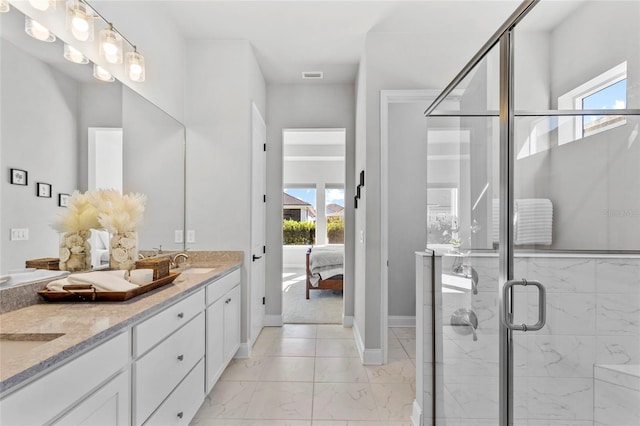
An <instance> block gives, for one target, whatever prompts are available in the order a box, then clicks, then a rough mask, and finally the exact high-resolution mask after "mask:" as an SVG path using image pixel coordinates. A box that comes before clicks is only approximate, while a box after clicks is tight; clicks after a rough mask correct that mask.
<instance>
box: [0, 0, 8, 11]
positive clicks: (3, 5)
mask: <svg viewBox="0 0 640 426" xmlns="http://www.w3.org/2000/svg"><path fill="white" fill-rule="evenodd" d="M9 9H10V8H9V2H8V1H7V0H0V13H4V12H8V11H9Z"/></svg>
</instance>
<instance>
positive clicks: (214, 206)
mask: <svg viewBox="0 0 640 426" xmlns="http://www.w3.org/2000/svg"><path fill="white" fill-rule="evenodd" d="M187 60H188V62H189V63H190V64H193V66H190V67H189V68H188V70H187V78H186V82H187V85H186V96H185V105H186V110H185V123H186V125H187V141H188V146H187V164H188V167H187V229H190V230H194V231H195V234H196V242H195V243H193V244H187V246H188V248H189V249H192V250H240V251H243V252H244V256H245V260H246V259H250V257H251V251H250V249H251V229H250V226H249V224H250V223H251V215H250V214H251V200H250V197H249V196H248V194H251V103H252V101H253V102H255V104H256V106H257V107H258V109H259V110H260V112H261V114H262V115H263V117H265V118H266V114H265V83H264V78H263V77H262V74H261V72H260V69H259V67H258V64H257V61H256V59H255V56H254V53H253V49H252V48H251V45H250V44H249V42H247V41H240V40H193V41H190V42H189V44H188V48H187ZM278 200H279V201H280V202H281V200H282V195H280V197H279V198H278ZM268 256H269V252H268V251H267V258H268ZM249 272H250V265H249V264H248V263H247V262H246V261H245V263H244V265H243V270H242V298H243V305H242V306H245V307H248V306H249V305H248V299H247V296H248V288H247V286H248V283H249V282H250V281H249V280H250V276H249ZM248 311H249V310H248V309H246V310H245V311H243V312H244V315H243V319H242V341H243V342H246V341H247V338H248V332H249V328H248V327H249V325H250V324H251V322H250V321H249V318H248V314H249V313H248Z"/></svg>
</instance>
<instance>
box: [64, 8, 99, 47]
mask: <svg viewBox="0 0 640 426" xmlns="http://www.w3.org/2000/svg"><path fill="white" fill-rule="evenodd" d="M67 28H68V29H69V31H71V34H73V36H74V37H75V38H76V39H77V40H80V41H87V40H93V14H92V11H91V9H90V8H89V7H88V6H87V5H86V4H85V3H83V2H81V1H80V0H69V1H68V2H67Z"/></svg>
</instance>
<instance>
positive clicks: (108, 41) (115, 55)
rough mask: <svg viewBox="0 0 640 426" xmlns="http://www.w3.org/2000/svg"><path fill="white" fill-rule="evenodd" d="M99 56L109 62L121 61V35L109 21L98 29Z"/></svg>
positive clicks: (119, 62)
mask: <svg viewBox="0 0 640 426" xmlns="http://www.w3.org/2000/svg"><path fill="white" fill-rule="evenodd" d="M100 56H102V57H103V58H104V59H106V61H107V62H109V63H110V64H121V63H122V36H120V34H118V32H117V31H115V30H114V29H113V25H112V24H111V23H109V27H108V28H105V29H104V30H102V31H100Z"/></svg>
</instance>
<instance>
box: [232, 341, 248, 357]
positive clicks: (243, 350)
mask: <svg viewBox="0 0 640 426" xmlns="http://www.w3.org/2000/svg"><path fill="white" fill-rule="evenodd" d="M250 348H251V343H250V342H245V343H240V347H239V348H238V351H237V352H236V354H235V356H234V358H249V354H250V353H251V349H250Z"/></svg>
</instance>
